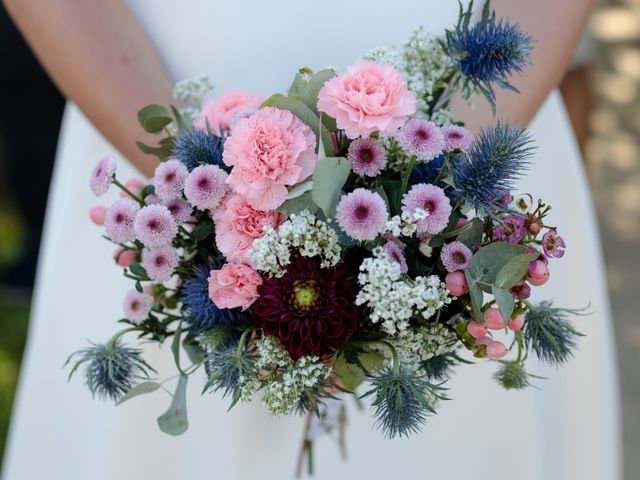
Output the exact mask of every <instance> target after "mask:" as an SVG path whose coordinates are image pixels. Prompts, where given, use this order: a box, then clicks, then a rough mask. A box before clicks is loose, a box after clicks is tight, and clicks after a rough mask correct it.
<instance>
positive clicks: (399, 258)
mask: <svg viewBox="0 0 640 480" xmlns="http://www.w3.org/2000/svg"><path fill="white" fill-rule="evenodd" d="M384 251H385V252H386V253H387V255H389V257H390V258H391V260H393V261H394V262H396V263H397V264H398V265H400V271H401V272H402V273H407V271H408V270H409V266H408V265H407V259H406V258H405V256H404V251H403V249H402V247H401V246H400V242H397V241H389V242H387V243H386V244H385V245H384Z"/></svg>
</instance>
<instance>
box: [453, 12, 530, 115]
mask: <svg viewBox="0 0 640 480" xmlns="http://www.w3.org/2000/svg"><path fill="white" fill-rule="evenodd" d="M472 13H473V1H472V2H470V4H469V8H468V9H467V11H463V9H462V4H461V5H460V17H459V19H458V24H457V25H456V27H455V29H454V30H448V31H447V32H446V45H447V52H448V54H449V56H451V57H452V59H453V60H454V62H455V63H456V65H457V67H458V69H459V70H460V72H462V74H463V75H464V81H465V87H468V84H469V83H470V84H472V85H473V86H474V87H476V88H478V89H479V90H480V91H481V92H482V93H483V94H484V96H485V97H487V100H488V101H489V103H491V105H492V107H494V105H495V93H494V91H493V86H492V83H497V84H498V85H500V86H501V87H503V88H509V89H511V90H515V91H517V90H516V89H515V88H514V87H513V86H512V85H510V84H509V78H510V77H511V76H512V75H513V74H514V73H521V72H522V71H523V69H524V67H525V66H526V65H527V64H529V63H531V60H530V56H531V51H532V49H533V39H532V38H531V37H530V36H529V35H527V34H525V33H523V32H522V30H521V29H520V26H519V25H518V24H517V23H510V22H509V21H508V20H503V19H500V20H497V19H496V14H495V12H494V11H490V9H489V1H487V2H486V3H485V6H484V10H483V13H482V18H481V19H480V20H479V21H478V22H477V23H475V24H473V25H471V16H472Z"/></svg>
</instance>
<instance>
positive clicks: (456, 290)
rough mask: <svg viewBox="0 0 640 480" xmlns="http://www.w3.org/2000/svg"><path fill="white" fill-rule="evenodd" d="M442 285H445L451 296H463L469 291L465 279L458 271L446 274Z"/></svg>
mask: <svg viewBox="0 0 640 480" xmlns="http://www.w3.org/2000/svg"><path fill="white" fill-rule="evenodd" d="M444 283H445V284H446V285H447V289H448V290H449V291H450V292H451V295H453V296H456V297H459V296H460V295H464V294H465V293H467V292H468V291H469V284H468V283H467V279H466V277H465V276H464V273H463V272H461V271H460V270H456V271H455V272H451V273H448V274H447V276H446V277H445V279H444Z"/></svg>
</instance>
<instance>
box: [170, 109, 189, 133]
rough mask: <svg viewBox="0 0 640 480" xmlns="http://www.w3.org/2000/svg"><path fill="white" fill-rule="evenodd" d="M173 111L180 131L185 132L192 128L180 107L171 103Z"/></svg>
mask: <svg viewBox="0 0 640 480" xmlns="http://www.w3.org/2000/svg"><path fill="white" fill-rule="evenodd" d="M171 112H172V113H173V116H174V117H175V119H176V123H177V124H178V132H180V133H183V132H186V131H187V130H189V129H190V128H191V127H190V126H189V124H188V123H186V122H185V121H184V118H182V115H181V114H180V112H179V111H178V109H177V108H176V107H174V106H173V105H171Z"/></svg>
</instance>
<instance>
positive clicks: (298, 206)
mask: <svg viewBox="0 0 640 480" xmlns="http://www.w3.org/2000/svg"><path fill="white" fill-rule="evenodd" d="M276 210H277V211H278V212H280V213H286V214H287V215H291V214H292V213H300V212H301V211H303V210H309V212H311V213H312V214H314V213H316V212H317V211H318V206H317V205H316V204H315V203H314V202H313V200H312V198H311V192H310V191H307V192H304V193H303V194H302V195H300V196H298V197H296V198H292V199H291V200H287V201H285V202H284V203H283V204H282V205H280V206H279V207H278V208H277V209H276Z"/></svg>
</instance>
